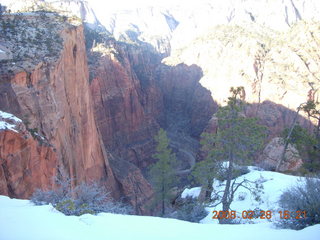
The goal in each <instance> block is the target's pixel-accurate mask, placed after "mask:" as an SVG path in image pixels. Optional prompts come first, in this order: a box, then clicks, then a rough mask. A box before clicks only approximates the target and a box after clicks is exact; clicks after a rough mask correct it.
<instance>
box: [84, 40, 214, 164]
mask: <svg viewBox="0 0 320 240" xmlns="http://www.w3.org/2000/svg"><path fill="white" fill-rule="evenodd" d="M96 54H100V58H98V59H99V60H98V63H97V64H91V65H90V68H91V70H90V71H92V76H93V79H92V82H91V90H92V95H93V100H94V105H95V115H96V119H97V124H98V126H99V129H100V131H101V133H102V136H103V140H104V143H105V145H106V146H107V149H108V150H109V151H110V152H112V153H113V154H114V155H115V156H117V157H118V158H120V159H122V160H125V161H129V162H130V163H132V164H134V165H135V166H137V167H138V168H140V169H141V170H145V168H146V167H147V166H149V165H150V164H151V163H152V162H153V159H152V154H153V153H154V151H155V143H154V140H153V138H154V135H155V134H156V132H157V130H158V129H159V127H162V128H165V129H166V130H167V132H168V134H169V137H170V138H171V140H172V146H171V147H173V148H174V149H175V150H176V151H177V153H178V158H179V156H181V160H182V161H185V162H186V163H185V164H183V163H182V165H186V166H188V165H190V164H189V163H188V162H189V161H188V160H187V159H188V158H189V157H188V158H186V157H185V154H184V153H181V154H179V151H180V150H179V149H180V148H185V150H186V151H190V152H191V154H192V155H194V156H195V155H196V153H197V151H198V150H197V147H198V145H197V143H194V141H195V140H194V139H193V138H197V137H199V135H200V134H201V132H202V131H203V129H204V127H205V126H206V124H207V121H208V120H209V119H210V116H211V115H212V113H213V112H214V103H213V101H212V99H211V96H210V92H209V91H207V90H206V89H204V88H203V87H202V86H201V85H200V84H199V79H200V78H201V76H202V71H201V69H200V68H199V67H197V66H191V67H189V66H186V65H184V64H181V65H179V66H176V67H171V66H167V65H165V64H162V63H161V56H160V55H159V54H158V53H157V52H156V51H155V50H154V49H153V48H152V47H150V46H149V45H147V44H145V45H143V44H142V45H138V46H137V45H131V44H123V43H119V42H115V41H113V40H109V42H108V43H105V44H100V45H98V46H96V47H95V48H93V49H92V50H91V53H90V55H89V56H90V57H89V58H90V59H91V58H92V59H94V57H95V56H96ZM186 140H187V141H186ZM188 141H189V142H188ZM189 143H190V144H189ZM182 145H188V146H184V147H182ZM192 145H193V146H192Z"/></svg>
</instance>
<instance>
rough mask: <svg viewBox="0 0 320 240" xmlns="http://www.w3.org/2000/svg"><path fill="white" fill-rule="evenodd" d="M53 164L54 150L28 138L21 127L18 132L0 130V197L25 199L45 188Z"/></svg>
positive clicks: (35, 138) (34, 138)
mask: <svg viewBox="0 0 320 240" xmlns="http://www.w3.org/2000/svg"><path fill="white" fill-rule="evenodd" d="M37 137H38V139H37ZM56 165H57V156H56V153H55V151H54V150H53V147H52V146H50V144H48V143H47V142H46V141H45V139H41V138H40V136H35V137H33V136H31V134H30V132H29V131H27V130H26V128H25V126H24V124H22V123H21V124H19V128H18V131H14V130H9V129H7V130H3V129H2V130H0V195H8V196H11V197H19V198H27V197H29V196H30V193H32V192H33V191H34V189H35V188H42V189H46V188H47V187H48V186H50V185H51V184H52V179H51V178H52V177H53V176H55V174H56Z"/></svg>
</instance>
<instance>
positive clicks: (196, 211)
mask: <svg viewBox="0 0 320 240" xmlns="http://www.w3.org/2000/svg"><path fill="white" fill-rule="evenodd" d="M207 215H208V212H207V211H206V210H205V207H204V205H203V204H200V203H198V201H197V200H196V199H193V198H191V197H188V198H185V201H184V203H183V205H182V206H181V207H180V208H179V209H178V211H177V218H178V219H180V220H184V221H189V222H199V221H200V220H201V219H203V218H205V217H206V216H207Z"/></svg>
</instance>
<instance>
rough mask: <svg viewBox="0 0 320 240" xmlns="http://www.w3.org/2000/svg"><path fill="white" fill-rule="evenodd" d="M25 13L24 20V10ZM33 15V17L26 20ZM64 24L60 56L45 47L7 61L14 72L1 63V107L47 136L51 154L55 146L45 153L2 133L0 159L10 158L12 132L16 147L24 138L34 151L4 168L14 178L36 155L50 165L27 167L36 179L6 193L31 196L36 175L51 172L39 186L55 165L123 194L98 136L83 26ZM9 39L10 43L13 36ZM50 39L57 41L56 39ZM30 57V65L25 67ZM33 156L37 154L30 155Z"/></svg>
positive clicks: (53, 29) (48, 177)
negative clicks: (33, 54)
mask: <svg viewBox="0 0 320 240" xmlns="http://www.w3.org/2000/svg"><path fill="white" fill-rule="evenodd" d="M39 17H41V16H34V18H35V19H34V20H37V18H39ZM42 17H43V16H42ZM21 19H22V20H25V19H23V16H22V17H21ZM45 19H46V18H45V17H44V19H43V18H41V20H42V24H46V22H45ZM49 19H50V21H51V22H50V23H52V22H53V21H61V19H60V18H59V19H58V20H56V19H55V18H53V17H51V18H49ZM29 20H30V17H29V18H28V20H27V21H29ZM31 20H32V19H31ZM38 20H39V19H38ZM32 21H33V20H32ZM19 23H20V22H17V24H19ZM60 24H61V25H62V26H63V27H62V29H61V27H59V28H52V29H51V31H53V32H54V31H58V33H59V31H61V30H62V32H60V36H61V37H62V38H63V44H62V48H61V50H60V52H55V53H54V54H55V56H56V57H53V58H47V57H46V56H47V55H46V54H47V52H43V55H42V57H41V56H38V57H37V58H35V59H32V61H29V58H28V55H27V57H26V59H21V60H22V61H21V62H22V67H20V69H19V65H20V62H15V61H14V59H13V60H11V61H9V62H7V63H6V66H8V65H10V64H11V66H12V68H11V72H8V68H3V67H4V65H1V71H2V74H1V81H0V93H1V97H0V99H1V101H0V109H2V110H4V111H7V112H11V113H13V114H15V115H16V116H18V117H20V118H21V119H22V120H23V121H24V122H25V123H26V125H27V128H28V129H32V131H35V132H36V133H37V134H39V135H41V136H43V137H44V138H45V139H46V141H47V142H48V143H49V144H50V145H51V146H52V147H51V150H50V151H52V154H51V152H49V153H46V151H49V149H48V150H45V149H42V148H37V143H36V141H32V140H23V138H22V137H21V136H19V135H18V134H14V133H7V132H5V134H4V136H2V138H3V139H4V141H5V142H3V141H2V142H1V149H4V150H3V151H4V152H3V153H2V154H3V155H2V156H1V157H2V161H4V162H5V163H8V162H10V154H11V153H10V151H9V150H8V147H10V146H11V145H10V144H7V141H10V138H15V141H16V142H17V143H16V144H14V147H13V150H12V151H17V152H19V151H21V150H22V149H23V148H22V149H19V147H18V143H20V146H22V147H23V145H24V144H30V147H26V148H28V149H30V151H31V152H32V153H30V154H31V156H29V157H19V154H18V155H17V157H16V159H17V160H16V161H20V162H19V163H20V165H21V167H20V168H16V169H13V170H12V169H6V171H7V172H9V173H14V175H15V176H12V177H11V178H12V179H17V178H19V176H21V175H23V172H21V171H26V169H25V168H23V167H22V166H27V165H28V164H29V165H31V166H33V165H36V162H37V161H40V162H46V161H48V163H49V164H48V165H46V164H44V163H41V164H40V165H41V166H47V167H48V169H44V167H42V168H30V169H29V170H30V171H31V176H33V178H32V180H30V181H28V182H34V184H31V185H30V186H29V187H28V188H26V189H25V190H23V191H22V190H21V189H16V190H15V189H13V190H15V191H13V190H10V191H8V194H9V195H11V196H16V197H28V196H30V194H32V192H33V190H34V189H35V188H36V187H38V186H39V183H37V181H39V179H37V176H40V175H42V173H41V171H48V172H49V173H50V174H47V175H45V177H44V175H42V178H46V179H45V180H43V181H42V182H43V183H41V187H46V185H47V186H48V185H50V182H51V176H52V175H53V172H54V171H55V170H54V169H57V170H59V171H64V172H65V173H67V175H69V176H70V177H72V178H75V179H76V181H75V183H74V184H77V183H79V182H81V181H90V180H95V181H98V182H102V183H103V184H105V185H106V187H107V188H108V189H109V190H110V191H112V193H113V195H114V196H119V192H118V191H117V190H118V188H117V183H116V181H115V178H114V176H113V173H112V170H111V167H110V165H109V162H108V159H107V157H106V156H104V153H103V150H104V149H103V144H102V142H100V140H99V139H100V135H99V133H98V131H97V126H96V124H95V120H94V115H93V108H92V102H91V98H90V90H89V84H88V69H87V61H86V52H85V47H84V37H83V29H82V27H81V26H75V25H71V24H68V23H64V24H62V23H61V22H60ZM59 26H60V25H59ZM31 28H32V27H31ZM29 30H31V29H29ZM22 38H23V36H22ZM5 40H6V42H9V43H10V39H5ZM52 44H55V43H54V42H52ZM7 45H8V46H9V47H10V46H11V45H10V44H7ZM49 54H50V53H49ZM35 62H36V64H34V63H35ZM28 63H29V65H28V67H26V68H25V67H23V66H24V65H25V64H28ZM23 69H25V70H23ZM6 71H7V72H6ZM6 149H7V150H6ZM53 152H54V154H53ZM32 156H36V157H35V158H32ZM55 159H57V160H55ZM30 161H31V162H30ZM32 161H35V162H32ZM55 163H56V164H55ZM53 165H55V166H53ZM9 167H13V165H9ZM32 170H33V171H34V172H32ZM58 174H59V172H58ZM26 183H27V182H26Z"/></svg>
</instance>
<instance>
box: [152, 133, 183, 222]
mask: <svg viewBox="0 0 320 240" xmlns="http://www.w3.org/2000/svg"><path fill="white" fill-rule="evenodd" d="M155 140H156V142H157V148H156V153H155V154H154V155H153V157H154V158H155V159H157V160H158V161H157V162H156V163H155V164H153V165H152V166H151V168H150V172H149V173H150V176H151V182H152V185H153V189H154V191H155V198H154V200H155V204H156V205H158V204H161V215H162V216H163V215H164V214H165V206H166V204H167V203H168V201H169V199H170V189H171V188H172V187H173V186H174V184H175V183H176V176H175V166H176V163H177V161H176V157H175V155H174V154H173V153H172V152H171V149H170V148H169V139H168V137H167V134H166V132H165V131H164V130H163V129H160V130H159V132H158V134H157V135H156V136H155Z"/></svg>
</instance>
